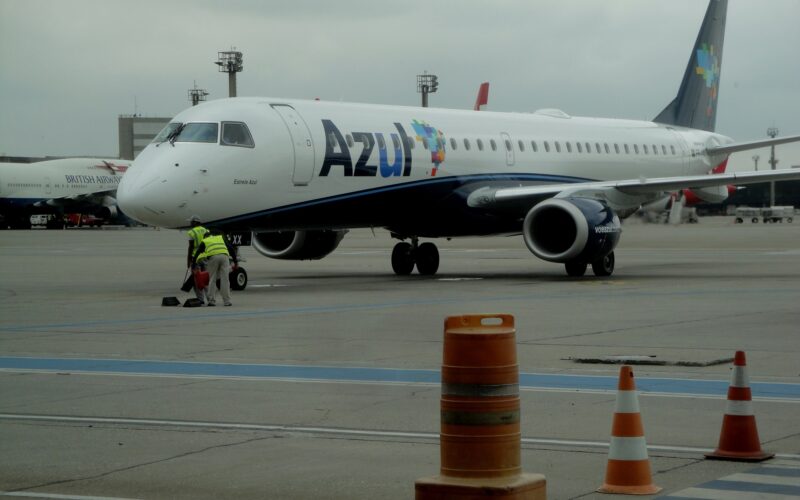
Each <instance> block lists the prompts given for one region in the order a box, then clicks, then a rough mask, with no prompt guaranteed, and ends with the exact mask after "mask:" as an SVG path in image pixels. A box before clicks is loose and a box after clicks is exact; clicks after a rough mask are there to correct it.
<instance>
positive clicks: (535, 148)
mask: <svg viewBox="0 0 800 500" xmlns="http://www.w3.org/2000/svg"><path fill="white" fill-rule="evenodd" d="M531 149H533V152H534V153H536V152H537V151H539V149H538V148H537V147H536V141H531Z"/></svg>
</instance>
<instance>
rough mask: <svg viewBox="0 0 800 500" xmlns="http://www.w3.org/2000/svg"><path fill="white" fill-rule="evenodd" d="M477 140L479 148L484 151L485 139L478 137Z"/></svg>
mask: <svg viewBox="0 0 800 500" xmlns="http://www.w3.org/2000/svg"><path fill="white" fill-rule="evenodd" d="M476 142H477V143H478V150H479V151H483V141H482V140H480V139H478V140H477V141H476Z"/></svg>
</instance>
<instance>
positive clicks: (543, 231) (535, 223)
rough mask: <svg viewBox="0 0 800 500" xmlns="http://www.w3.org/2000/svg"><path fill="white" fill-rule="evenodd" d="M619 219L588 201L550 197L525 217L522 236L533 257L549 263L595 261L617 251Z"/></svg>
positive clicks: (607, 209)
mask: <svg viewBox="0 0 800 500" xmlns="http://www.w3.org/2000/svg"><path fill="white" fill-rule="evenodd" d="M621 232H622V227H621V226H620V222H619V217H617V215H616V214H615V213H614V211H613V210H611V208H610V207H609V206H608V205H606V204H605V203H603V202H601V201H597V200H592V199H589V198H551V199H548V200H545V201H543V202H541V203H539V204H538V205H536V206H534V207H533V208H532V209H531V210H530V211H529V212H528V215H526V216H525V221H524V222H523V224H522V234H523V237H524V238H525V244H526V245H527V246H528V249H529V250H530V251H531V252H533V254H534V255H536V256H537V257H539V258H540V259H543V260H547V261H550V262H564V263H567V262H584V263H588V262H596V261H598V260H600V259H602V258H603V257H605V256H606V255H608V254H609V253H611V252H612V251H613V250H614V247H616V246H617V243H619V237H620V234H621Z"/></svg>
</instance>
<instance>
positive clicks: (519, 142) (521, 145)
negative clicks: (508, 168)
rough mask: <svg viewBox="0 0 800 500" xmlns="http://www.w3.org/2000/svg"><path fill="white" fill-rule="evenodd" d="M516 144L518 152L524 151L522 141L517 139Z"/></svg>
mask: <svg viewBox="0 0 800 500" xmlns="http://www.w3.org/2000/svg"><path fill="white" fill-rule="evenodd" d="M517 146H519V151H520V153H521V152H523V151H525V143H524V142H522V141H517Z"/></svg>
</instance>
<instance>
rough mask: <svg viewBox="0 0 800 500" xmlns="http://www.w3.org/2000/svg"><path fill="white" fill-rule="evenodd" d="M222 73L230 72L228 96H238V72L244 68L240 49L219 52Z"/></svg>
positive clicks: (218, 63) (218, 64) (218, 59)
mask: <svg viewBox="0 0 800 500" xmlns="http://www.w3.org/2000/svg"><path fill="white" fill-rule="evenodd" d="M214 64H216V65H217V66H219V72H220V73H228V96H229V97H236V73H238V72H240V71H242V69H244V65H243V63H242V53H241V52H239V51H238V50H228V51H225V52H217V62H215V63H214Z"/></svg>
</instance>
